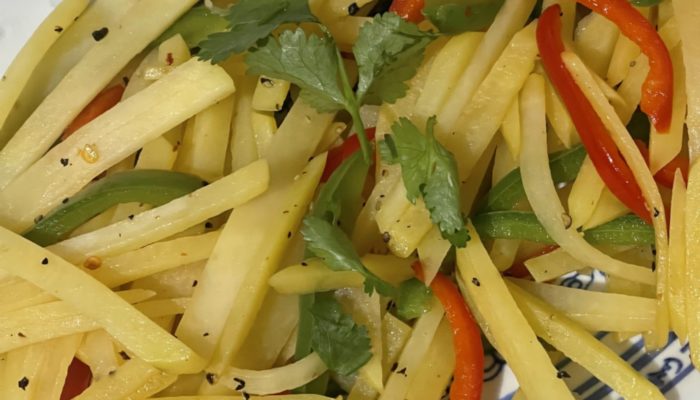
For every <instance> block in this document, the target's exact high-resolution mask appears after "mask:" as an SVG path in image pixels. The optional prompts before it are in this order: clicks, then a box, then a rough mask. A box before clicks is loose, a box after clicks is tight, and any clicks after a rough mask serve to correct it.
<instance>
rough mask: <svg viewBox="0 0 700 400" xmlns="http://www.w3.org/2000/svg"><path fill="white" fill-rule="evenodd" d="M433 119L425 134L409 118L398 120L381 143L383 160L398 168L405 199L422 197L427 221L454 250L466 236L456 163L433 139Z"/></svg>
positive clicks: (428, 124)
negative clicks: (427, 216)
mask: <svg viewBox="0 0 700 400" xmlns="http://www.w3.org/2000/svg"><path fill="white" fill-rule="evenodd" d="M435 123H436V119H435V117H432V118H430V119H429V120H428V123H427V127H426V134H425V135H423V134H422V133H421V132H420V130H419V129H418V128H417V127H416V126H415V125H414V124H413V123H412V122H411V121H409V120H408V119H406V118H401V119H400V120H399V121H398V122H396V123H395V124H394V125H393V126H392V127H391V129H392V135H387V136H385V138H384V141H383V142H382V143H380V146H382V148H380V153H381V154H382V156H385V155H386V158H385V161H387V162H388V163H393V164H396V163H398V164H400V165H401V175H402V177H403V182H404V186H406V193H407V197H408V199H409V200H410V201H411V202H413V203H415V201H416V199H417V198H418V196H422V197H423V201H424V202H425V206H426V208H427V209H428V211H429V212H430V218H431V219H432V221H433V223H434V224H436V225H437V226H438V228H439V229H440V232H441V233H442V236H443V237H444V238H445V239H447V240H449V241H450V243H452V244H453V245H454V246H456V247H464V246H466V244H467V241H469V233H468V232H467V230H466V228H465V226H464V225H465V224H464V218H463V217H462V214H461V212H460V201H459V178H458V173H457V162H456V161H455V159H454V157H453V156H452V154H451V153H450V152H449V151H447V149H445V148H444V147H443V146H442V145H441V144H440V143H439V142H438V141H437V140H436V139H435V137H434V135H433V128H434V126H435Z"/></svg>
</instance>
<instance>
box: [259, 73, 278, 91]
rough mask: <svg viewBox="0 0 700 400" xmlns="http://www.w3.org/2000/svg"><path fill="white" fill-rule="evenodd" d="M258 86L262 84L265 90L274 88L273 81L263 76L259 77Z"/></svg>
mask: <svg viewBox="0 0 700 400" xmlns="http://www.w3.org/2000/svg"><path fill="white" fill-rule="evenodd" d="M260 84H262V85H263V86H265V87H266V88H271V87H273V86H275V81H273V80H272V79H270V78H265V77H264V76H261V77H260Z"/></svg>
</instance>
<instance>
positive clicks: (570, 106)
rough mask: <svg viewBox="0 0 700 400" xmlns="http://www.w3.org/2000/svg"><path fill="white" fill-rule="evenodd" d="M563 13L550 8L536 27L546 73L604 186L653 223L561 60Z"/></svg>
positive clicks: (624, 165)
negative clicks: (561, 14) (561, 16)
mask: <svg viewBox="0 0 700 400" xmlns="http://www.w3.org/2000/svg"><path fill="white" fill-rule="evenodd" d="M560 12H561V8H560V7H559V5H558V4H555V5H552V6H550V7H548V8H547V9H546V10H545V11H544V12H543V13H542V15H541V16H540V20H539V22H538V24H537V46H538V48H539V50H540V57H542V64H543V65H544V69H545V71H546V72H547V75H548V76H549V78H550V80H551V81H552V84H553V85H554V87H555V88H556V89H557V92H558V93H559V96H560V97H561V99H562V101H563V102H564V104H565V105H566V108H567V110H568V111H569V114H570V115H571V119H572V121H573V122H574V125H575V126H576V130H577V131H578V133H579V135H580V137H581V142H583V145H584V146H585V147H586V151H587V152H588V155H589V157H591V161H592V162H593V165H594V166H595V168H596V170H597V171H598V174H600V177H601V178H602V179H603V182H605V185H606V186H607V187H608V188H609V189H610V191H611V192H612V193H613V194H614V195H615V197H617V198H618V199H619V200H620V201H621V202H622V203H623V204H624V205H626V206H627V207H628V208H629V209H631V210H632V211H633V212H634V213H635V214H637V215H638V216H639V217H640V218H642V219H644V220H645V221H647V222H649V223H651V215H650V212H649V210H648V209H647V207H646V203H645V201H644V197H643V196H642V191H641V189H640V188H639V185H638V184H637V182H636V180H635V179H634V174H633V173H632V170H631V169H630V167H629V166H628V165H627V163H626V162H625V160H624V159H623V158H622V156H621V155H620V152H619V150H618V148H617V146H616V145H615V142H614V141H613V139H612V137H611V136H610V133H609V132H608V130H607V128H606V127H605V125H604V124H603V121H602V120H601V119H600V116H598V114H597V113H596V111H595V109H594V108H593V106H592V105H591V103H590V102H589V101H588V99H587V98H586V95H585V94H584V93H583V91H582V90H581V88H579V87H578V85H577V84H576V81H575V80H574V78H573V76H571V73H569V71H568V70H567V69H566V65H565V64H564V61H563V60H562V57H561V53H563V52H564V51H565V49H564V43H563V42H562V39H561V20H560Z"/></svg>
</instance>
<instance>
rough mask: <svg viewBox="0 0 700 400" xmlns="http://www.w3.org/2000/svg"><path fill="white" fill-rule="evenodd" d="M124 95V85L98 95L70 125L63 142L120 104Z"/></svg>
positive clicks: (64, 134) (63, 136) (62, 138)
mask: <svg viewBox="0 0 700 400" xmlns="http://www.w3.org/2000/svg"><path fill="white" fill-rule="evenodd" d="M123 94H124V86H122V85H116V86H112V87H111V88H108V89H105V90H104V91H102V92H100V94H98V95H97V96H96V97H95V98H94V99H93V100H92V101H91V102H90V103H88V105H87V106H85V108H84V109H83V111H81V112H80V114H78V116H77V117H75V119H74V120H73V122H71V123H70V125H68V127H67V128H66V130H65V131H63V135H61V141H63V140H66V139H67V138H68V136H70V135H72V134H73V132H75V131H77V130H78V129H80V128H82V127H83V126H85V125H87V124H88V123H90V122H91V121H92V120H93V119H95V118H97V117H99V116H100V115H102V114H104V113H105V112H106V111H107V110H109V109H110V108H112V107H114V106H115V105H117V103H119V101H120V100H121V99H122V95H123Z"/></svg>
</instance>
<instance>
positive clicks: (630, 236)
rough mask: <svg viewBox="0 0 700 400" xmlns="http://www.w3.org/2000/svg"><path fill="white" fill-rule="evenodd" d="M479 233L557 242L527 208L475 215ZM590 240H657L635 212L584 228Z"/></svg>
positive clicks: (615, 242) (620, 242)
mask: <svg viewBox="0 0 700 400" xmlns="http://www.w3.org/2000/svg"><path fill="white" fill-rule="evenodd" d="M472 223H473V224H474V227H475V228H476V230H477V232H479V235H481V236H484V237H488V238H491V239H517V240H529V241H531V242H537V243H542V244H556V243H555V242H554V241H553V240H552V238H551V237H549V235H548V234H547V231H545V229H544V227H543V226H542V224H540V222H539V221H538V220H537V217H536V216H535V214H534V213H531V212H528V211H493V212H488V213H482V214H478V215H476V216H474V217H473V218H472ZM583 237H584V239H586V241H588V242H589V243H590V244H594V245H598V244H607V245H621V246H638V245H652V244H654V229H653V228H652V227H651V226H650V225H649V224H647V223H646V222H644V221H643V220H642V219H641V218H639V217H637V216H636V215H625V216H623V217H620V218H617V219H615V220H612V221H610V222H608V223H605V224H603V225H600V226H597V227H595V228H592V229H588V230H586V231H584V232H583Z"/></svg>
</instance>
